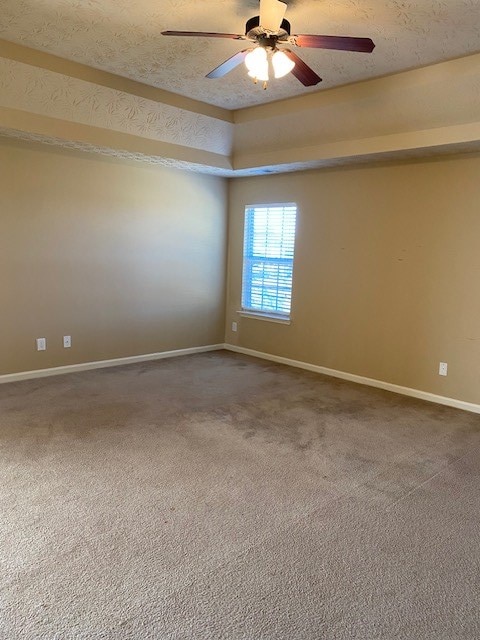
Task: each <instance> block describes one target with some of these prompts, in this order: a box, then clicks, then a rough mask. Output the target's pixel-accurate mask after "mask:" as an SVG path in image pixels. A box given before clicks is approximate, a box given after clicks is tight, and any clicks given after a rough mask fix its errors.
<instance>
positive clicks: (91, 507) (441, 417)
mask: <svg viewBox="0 0 480 640" xmlns="http://www.w3.org/2000/svg"><path fill="white" fill-rule="evenodd" d="M479 450H480V417H479V416H476V415H473V414H469V413H466V412H461V411H456V410H454V409H449V408H446V407H440V406H436V405H433V404H428V403H424V402H421V401H416V400H411V399H407V398H403V397H401V396H397V395H394V394H390V393H387V392H383V391H379V390H375V389H370V388H366V387H362V386H359V385H355V384H351V383H347V382H342V381H339V380H335V379H330V378H326V377H323V376H319V375H316V374H311V373H308V372H302V371H298V370H295V369H289V368H287V367H282V366H280V365H273V364H270V363H266V362H262V361H260V360H255V359H253V358H247V357H244V356H238V355H234V354H229V353H225V352H218V353H210V354H202V355H197V356H189V357H183V358H176V359H172V360H163V361H159V362H154V363H148V364H141V365H131V366H127V367H121V368H120V367H119V368H112V369H104V370H97V371H93V372H86V373H79V374H73V375H66V376H59V377H56V378H45V379H42V380H34V381H29V382H22V383H16V384H9V385H2V386H0V474H1V488H0V500H1V520H0V554H1V573H0V598H1V601H0V607H1V609H0V637H1V638H2V640H3V639H5V640H14V639H16V638H21V639H22V640H29V639H33V638H35V639H37V638H41V639H52V640H53V639H55V640H63V639H65V640H66V639H70V638H79V639H96V640H97V639H98V640H100V639H102V640H103V639H119V640H121V639H135V640H142V639H144V638H149V639H150V638H155V639H173V638H175V639H182V640H183V639H195V640H203V639H207V638H208V639H219V640H220V639H221V640H227V639H240V638H242V639H249V640H250V639H251V640H262V639H274V638H275V639H279V638H282V639H287V640H301V639H307V638H308V639H312V640H313V639H315V640H317V639H335V640H337V639H340V640H343V639H346V638H355V639H360V638H361V639H365V640H375V639H377V638H385V639H386V640H393V639H397V638H398V639H401V640H409V639H412V640H413V639H415V640H424V639H428V640H429V639H432V640H442V639H445V640H455V639H457V638H466V639H469V640H474V639H477V638H480V566H479V565H480V523H479V513H480V458H479Z"/></svg>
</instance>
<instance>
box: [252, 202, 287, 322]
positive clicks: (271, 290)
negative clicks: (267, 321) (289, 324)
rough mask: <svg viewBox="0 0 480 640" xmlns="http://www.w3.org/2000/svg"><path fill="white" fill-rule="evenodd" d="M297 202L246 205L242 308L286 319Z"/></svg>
mask: <svg viewBox="0 0 480 640" xmlns="http://www.w3.org/2000/svg"><path fill="white" fill-rule="evenodd" d="M296 216H297V205H296V204H269V205H253V206H249V207H246V208H245V236H244V245H243V286H242V310H243V311H247V312H251V313H258V314H265V315H267V316H277V317H279V318H283V319H288V318H289V317H290V306H291V299H292V275H293V252H294V245H295V220H296Z"/></svg>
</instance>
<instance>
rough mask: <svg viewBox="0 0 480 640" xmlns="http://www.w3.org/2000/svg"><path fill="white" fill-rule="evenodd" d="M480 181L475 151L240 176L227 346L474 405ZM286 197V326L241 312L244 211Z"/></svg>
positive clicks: (479, 327) (234, 204)
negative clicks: (289, 208)
mask: <svg viewBox="0 0 480 640" xmlns="http://www.w3.org/2000/svg"><path fill="white" fill-rule="evenodd" d="M479 176H480V157H478V156H477V157H463V158H462V157H456V158H449V159H442V160H437V161H423V162H415V163H404V164H400V163H398V164H391V165H376V166H369V167H361V168H350V169H338V170H328V171H316V172H305V173H295V174H288V175H278V176H262V177H258V178H245V179H238V180H235V181H234V182H232V183H231V191H230V216H231V217H230V231H229V236H230V238H229V245H230V257H229V283H228V303H227V318H226V321H227V330H226V341H227V342H229V343H232V344H237V345H240V346H242V347H246V348H250V349H255V350H259V351H262V352H267V353H270V354H275V355H279V356H284V357H287V358H292V359H296V360H301V361H304V362H309V363H313V364H317V365H321V366H325V367H329V368H333V369H337V370H340V371H345V372H349V373H354V374H358V375H362V376H367V377H370V378H375V379H379V380H382V381H386V382H391V383H394V384H398V385H403V386H406V387H412V388H415V389H420V390H424V391H429V392H432V393H436V394H440V395H443V396H449V397H453V398H456V399H460V400H465V401H469V402H474V403H479V402H480V250H479V246H480V245H479V238H480V214H479V202H480V180H479ZM292 201H295V202H297V204H298V225H297V241H296V258H295V268H294V284H293V306H292V322H291V325H289V326H286V325H281V324H274V323H270V322H266V321H262V320H256V319H251V318H245V317H240V316H238V314H237V313H236V312H237V310H238V309H239V308H240V291H241V262H242V237H243V215H244V207H245V205H246V204H255V203H266V202H292ZM233 320H235V321H237V322H238V332H237V333H233V332H232V331H231V330H230V327H231V322H232V321H233ZM440 361H445V362H447V363H448V366H449V371H448V376H447V377H446V378H443V377H440V376H438V364H439V362H440Z"/></svg>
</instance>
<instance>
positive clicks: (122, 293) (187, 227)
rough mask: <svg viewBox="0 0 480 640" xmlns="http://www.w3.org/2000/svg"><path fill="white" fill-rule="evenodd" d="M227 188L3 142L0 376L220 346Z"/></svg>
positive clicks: (213, 180)
mask: <svg viewBox="0 0 480 640" xmlns="http://www.w3.org/2000/svg"><path fill="white" fill-rule="evenodd" d="M226 189H227V185H226V182H225V181H224V180H222V179H220V178H214V177H209V176H202V175H198V174H197V175H196V174H193V173H186V172H180V171H176V170H169V169H165V168H159V167H149V166H148V165H141V164H136V165H134V164H133V163H132V164H127V163H122V162H120V161H113V160H108V159H103V158H101V157H99V156H94V155H93V154H92V155H90V154H80V153H74V152H67V151H62V150H55V149H53V148H48V147H41V146H33V145H32V146H31V147H29V146H27V145H25V144H23V143H18V144H14V143H5V142H4V143H1V144H0V301H1V312H0V327H1V330H0V374H5V373H13V372H18V371H25V370H31V369H41V368H44V367H52V366H58V365H64V364H70V363H77V362H88V361H93V360H102V359H108V358H116V357H121V356H130V355H137V354H143V353H151V352H157V351H165V350H170V349H181V348H186V347H193V346H200V345H208V344H215V343H218V342H223V332H224V288H225V282H224V280H225V259H226ZM63 335H71V336H72V341H73V346H72V348H71V349H63V347H62V336H63ZM36 337H46V338H47V343H48V349H47V351H46V352H37V351H36V350H35V338H36Z"/></svg>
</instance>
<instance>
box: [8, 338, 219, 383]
mask: <svg viewBox="0 0 480 640" xmlns="http://www.w3.org/2000/svg"><path fill="white" fill-rule="evenodd" d="M224 348H225V345H224V344H210V345H206V346H204V347H190V348H189V349H176V350H174V351H160V352H159V353H145V354H142V355H139V356H127V357H125V358H113V359H112V360H97V361H95V362H81V363H79V364H67V365H64V366H61V367H50V368H48V369H36V370H35V371H20V372H19V373H7V374H5V375H0V384H2V383H5V382H18V381H19V380H31V379H33V378H45V377H47V376H59V375H63V374H64V373H78V372H79V371H88V370H90V369H104V368H106V367H118V366H121V365H124V364H133V363H135V362H147V361H148V360H162V359H163V358H175V357H177V356H188V355H191V354H193V353H205V352H206V351H218V350H219V349H224Z"/></svg>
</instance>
